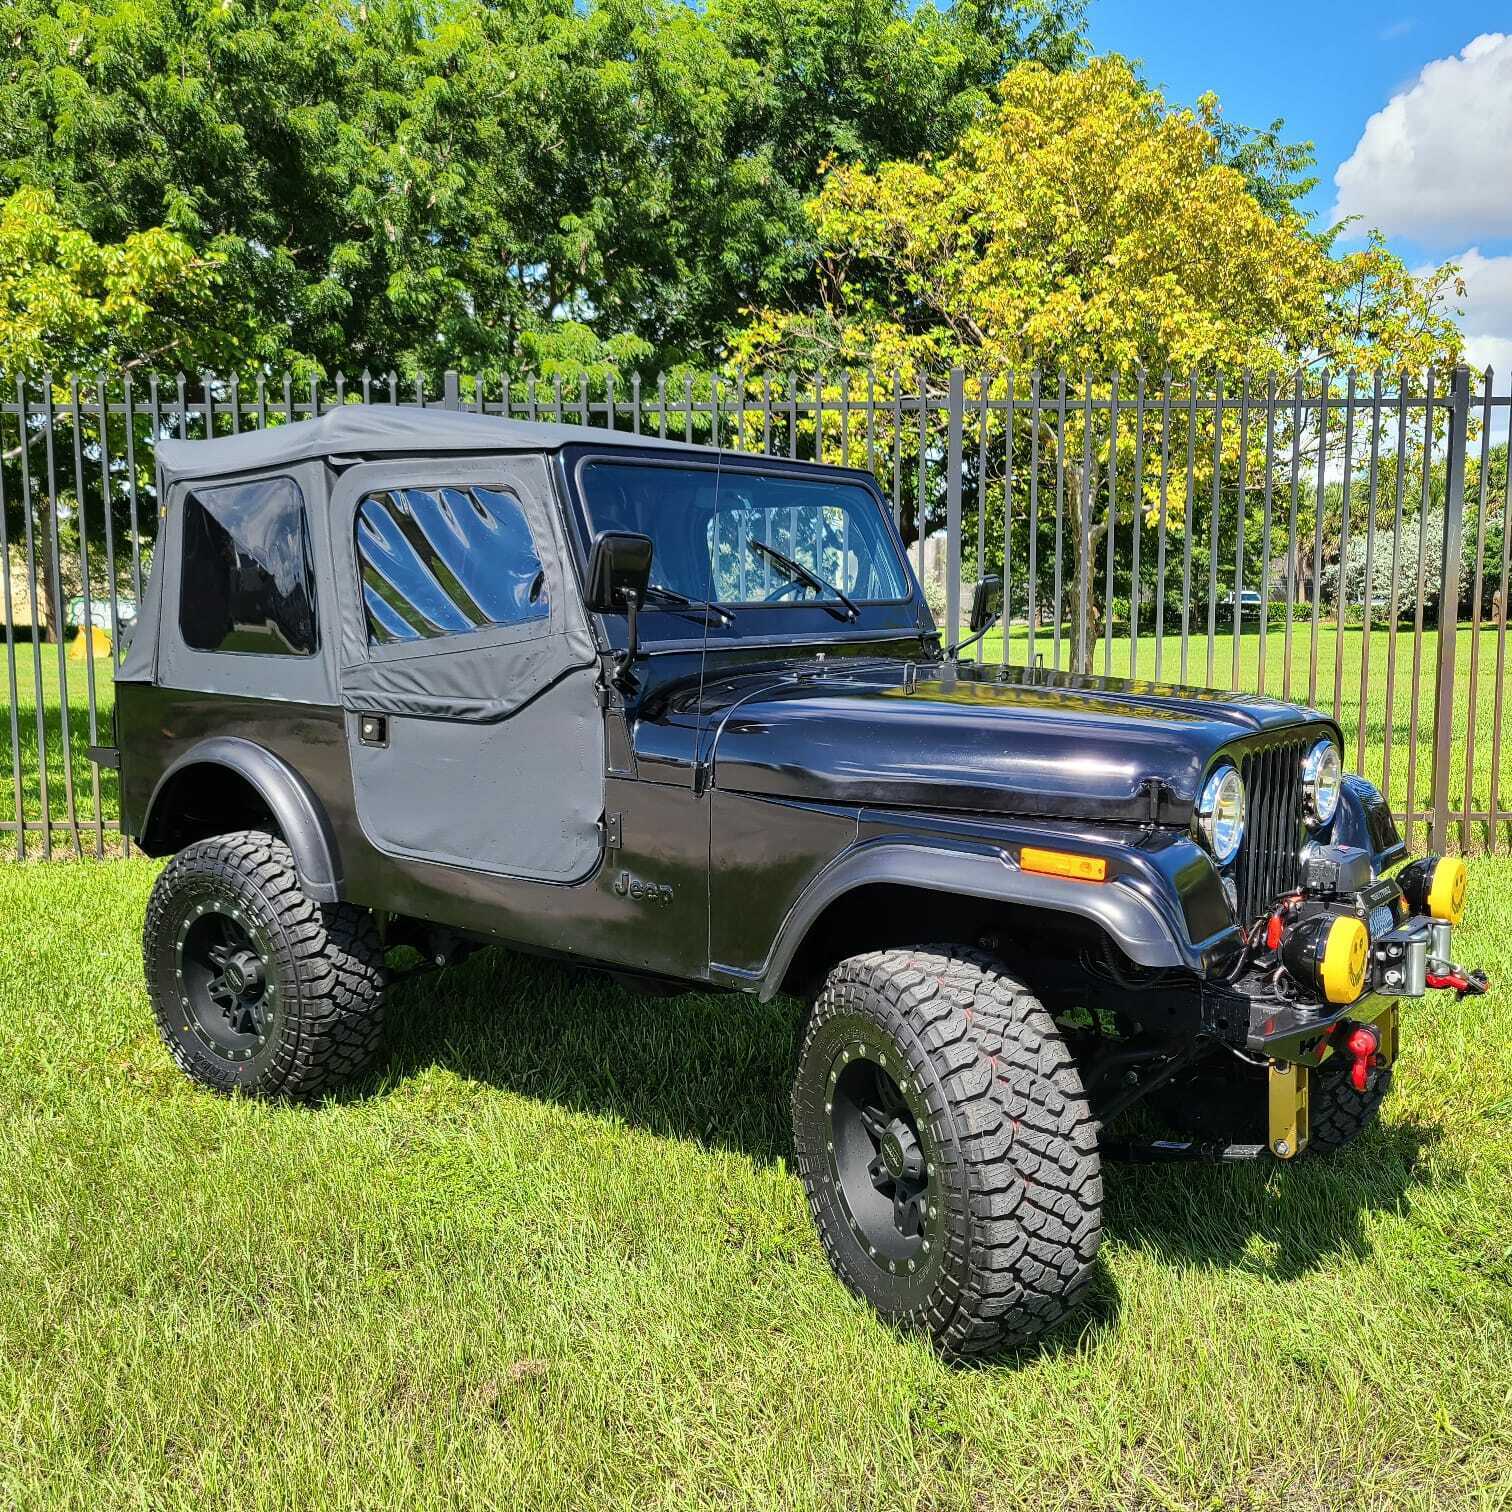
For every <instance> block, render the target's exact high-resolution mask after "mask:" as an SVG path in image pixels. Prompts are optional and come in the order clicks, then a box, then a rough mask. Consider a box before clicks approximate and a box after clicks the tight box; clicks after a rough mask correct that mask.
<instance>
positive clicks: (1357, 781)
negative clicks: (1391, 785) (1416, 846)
mask: <svg viewBox="0 0 1512 1512" xmlns="http://www.w3.org/2000/svg"><path fill="white" fill-rule="evenodd" d="M1328 839H1329V840H1330V841H1331V842H1332V843H1333V844H1334V845H1354V846H1358V847H1359V848H1360V849H1361V850H1363V851H1368V852H1369V853H1370V860H1371V865H1372V866H1373V867H1374V868H1375V872H1376V875H1377V876H1380V875H1381V873H1382V872H1384V871H1385V870H1386V869H1387V867H1390V866H1395V865H1396V864H1397V862H1398V861H1400V860H1401V859H1402V858H1403V857H1404V856H1405V855H1406V854H1407V843H1406V841H1404V840H1403V839H1402V837H1401V835H1400V834H1399V833H1398V831H1397V826H1396V820H1395V819H1394V818H1393V817H1392V813H1391V805H1390V804H1389V803H1387V801H1386V800H1385V799H1384V798H1383V797H1382V796H1381V790H1380V789H1379V788H1378V787H1377V786H1376V785H1375V784H1374V783H1373V782H1369V781H1367V780H1366V779H1365V778H1364V777H1361V776H1358V775H1357V774H1355V773H1353V772H1351V773H1349V774H1348V775H1347V776H1346V777H1345V778H1344V781H1343V783H1342V784H1341V785H1340V792H1339V811H1338V813H1336V814H1335V815H1334V817H1333V823H1332V825H1331V826H1330V827H1329V832H1328Z"/></svg>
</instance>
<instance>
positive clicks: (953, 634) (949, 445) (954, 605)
mask: <svg viewBox="0 0 1512 1512" xmlns="http://www.w3.org/2000/svg"><path fill="white" fill-rule="evenodd" d="M949 422H950V428H949V431H948V432H947V439H946V448H945V623H946V625H947V626H948V627H949V628H948V629H947V630H946V632H945V644H946V645H947V646H953V645H955V643H956V641H957V640H959V639H960V635H961V470H962V468H963V467H964V466H965V461H964V458H963V446H962V441H963V437H964V432H965V428H966V369H965V368H958V367H956V368H951V370H950V409H949ZM977 566H978V570H980V567H981V564H980V563H978V564H977Z"/></svg>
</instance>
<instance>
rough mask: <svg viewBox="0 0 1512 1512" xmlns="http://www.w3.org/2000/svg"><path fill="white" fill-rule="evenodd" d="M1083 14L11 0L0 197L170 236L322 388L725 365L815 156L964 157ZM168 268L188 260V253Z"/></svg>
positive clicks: (763, 287) (961, 8)
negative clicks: (345, 375)
mask: <svg viewBox="0 0 1512 1512" xmlns="http://www.w3.org/2000/svg"><path fill="white" fill-rule="evenodd" d="M1079 12H1080V3H1079V0H962V3H959V4H956V5H954V6H952V7H951V8H950V9H949V10H948V11H944V12H941V11H938V10H936V9H935V7H934V6H933V5H923V6H918V7H915V8H910V7H908V6H907V5H906V4H905V3H904V0H856V3H854V4H852V5H848V6H843V7H837V6H834V5H832V4H829V3H827V0H713V3H712V4H710V5H709V6H708V7H707V8H706V9H701V10H700V9H695V8H693V7H690V6H686V5H682V4H678V3H676V0H590V3H588V4H586V5H579V4H576V3H575V0H511V3H498V4H496V3H485V0H93V3H86V0H7V3H5V4H3V5H0V14H3V18H4V26H5V30H6V34H7V35H8V36H10V37H12V38H14V39H15V42H14V47H13V53H12V62H11V65H10V67H9V69H8V70H7V72H6V74H5V76H4V78H3V79H0V193H6V192H13V191H14V190H15V189H17V188H21V187H32V188H38V189H44V190H46V191H48V192H49V193H50V194H51V195H52V196H53V204H54V205H55V206H56V214H57V215H58V216H59V217H60V218H61V220H62V221H63V222H65V223H66V224H68V225H69V226H70V227H72V228H74V229H76V230H78V231H80V232H82V233H83V234H84V235H86V236H87V237H89V238H91V239H93V240H95V241H97V242H100V243H102V244H114V243H125V241H126V239H127V238H129V237H131V236H133V235H137V234H141V233H144V232H146V231H148V230H149V229H152V228H161V229H162V230H163V231H164V232H166V233H167V234H169V235H171V236H172V237H175V238H179V239H180V241H181V244H183V245H186V246H188V247H189V248H191V249H192V250H193V252H194V254H195V256H196V257H197V258H198V259H200V260H202V261H203V262H204V263H205V265H206V266H209V265H211V264H213V265H214V266H215V267H216V268H217V269H218V270H219V272H218V280H219V287H220V289H221V290H222V291H223V294H224V296H225V297H228V298H234V299H237V300H241V301H244V302H245V305H246V307H247V308H249V309H251V310H254V311H256V312H257V315H258V319H257V321H256V324H255V326H254V327H253V328H250V329H248V330H246V331H244V332H243V333H242V334H243V342H242V351H241V354H240V357H241V360H242V361H244V362H252V363H263V362H267V363H273V364H286V363H296V364H297V363H298V362H299V360H300V359H304V360H306V361H308V362H310V363H313V364H316V365H319V366H320V367H323V368H324V369H325V370H326V371H327V372H330V371H334V369H335V368H337V367H338V366H340V367H345V368H346V370H347V371H349V372H350V371H352V370H353V369H354V368H355V367H360V366H361V365H363V364H369V365H371V366H373V367H374V368H375V369H380V370H381V369H383V368H386V367H389V366H394V367H397V368H399V369H400V370H401V371H403V372H415V371H422V372H423V371H432V372H433V371H434V370H435V369H436V368H437V367H440V366H446V365H452V366H464V367H465V366H508V367H515V368H518V367H521V366H524V365H526V364H527V363H528V364H530V365H532V366H534V367H535V368H537V369H545V370H546V371H550V370H551V367H552V365H553V364H554V363H559V364H565V365H566V366H567V367H569V368H581V367H582V366H583V365H585V364H586V365H587V366H589V367H592V366H593V365H594V364H595V363H608V364H610V365H612V366H615V367H618V368H620V369H621V370H623V369H625V368H627V367H629V366H632V365H635V364H643V365H646V366H648V367H652V368H657V367H667V366H670V365H672V364H674V363H677V362H681V361H700V362H705V363H708V362H711V361H713V360H714V359H715V358H716V357H717V355H718V354H719V351H720V344H721V342H722V340H723V337H724V333H725V332H726V331H727V330H728V329H729V328H730V327H731V326H733V325H736V324H738V323H739V321H740V312H741V311H742V310H743V309H745V308H746V307H748V306H751V305H754V304H761V303H766V302H771V301H775V300H779V299H782V300H793V301H798V302H803V301H804V300H806V299H807V298H808V291H809V285H810V283H811V281H812V277H813V264H814V257H813V254H814V250H815V242H814V232H813V227H812V224H811V223H810V221H809V219H808V217H807V213H806V210H805V202H806V200H807V199H808V198H809V197H810V196H811V195H812V194H813V192H814V191H815V189H816V188H817V185H818V175H819V172H820V168H821V166H822V165H823V164H824V163H825V162H827V161H828V160H830V159H832V158H841V159H844V160H845V161H847V162H851V161H854V162H858V163H861V164H865V165H868V166H875V165H876V164H878V163H880V162H882V161H884V160H886V159H888V158H892V157H913V156H917V155H919V154H925V153H940V152H943V151H946V150H948V149H949V147H950V145H951V144H952V142H953V141H954V140H955V138H956V136H957V135H958V134H959V132H960V131H961V130H962V129H963V128H964V127H965V125H966V124H967V123H968V122H969V121H970V120H971V119H973V118H974V117H975V115H976V114H977V113H979V111H980V110H981V109H982V108H983V106H984V104H985V103H986V101H987V100H988V98H989V95H990V91H991V89H992V87H993V86H994V85H995V83H996V82H997V80H998V79H1000V78H1001V77H1003V75H1004V74H1005V73H1006V72H1007V71H1008V70H1009V69H1010V68H1012V67H1013V66H1014V65H1016V64H1017V63H1019V62H1021V61H1023V60H1025V59H1027V58H1034V59H1037V60H1038V61H1040V62H1041V63H1042V64H1043V65H1045V66H1047V67H1051V68H1061V67H1065V66H1068V65H1069V64H1071V63H1072V62H1074V61H1075V60H1076V58H1077V56H1078V54H1079V51H1080V49H1081V41H1080V36H1081V33H1080V15H1079ZM179 244H180V243H175V245H179Z"/></svg>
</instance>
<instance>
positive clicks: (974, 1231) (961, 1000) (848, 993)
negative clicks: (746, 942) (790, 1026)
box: [793, 946, 1102, 1357]
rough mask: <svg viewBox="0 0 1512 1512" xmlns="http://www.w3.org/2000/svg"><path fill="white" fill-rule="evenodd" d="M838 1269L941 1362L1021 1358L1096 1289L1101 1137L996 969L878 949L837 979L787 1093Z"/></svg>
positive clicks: (1045, 1036) (1074, 1085) (820, 1006)
mask: <svg viewBox="0 0 1512 1512" xmlns="http://www.w3.org/2000/svg"><path fill="white" fill-rule="evenodd" d="M793 1122H794V1143H795V1146H796V1152H797V1158H798V1170H799V1174H800V1175H801V1177H802V1180H803V1184H804V1188H805V1190H806V1192H807V1194H808V1199H809V1206H810V1209H811V1210H812V1212H813V1215H814V1221H815V1223H816V1225H817V1227H818V1230H819V1236H820V1238H821V1240H822V1241H823V1243H824V1247H825V1251H826V1253H827V1254H828V1256H829V1259H830V1263H831V1264H832V1265H833V1266H834V1268H835V1270H836V1272H837V1273H838V1274H839V1276H840V1278H841V1279H842V1280H843V1281H844V1282H845V1283H846V1284H847V1285H848V1286H849V1287H850V1288H851V1289H852V1290H853V1291H855V1292H856V1293H857V1294H858V1295H860V1296H861V1297H863V1298H865V1299H866V1300H867V1301H868V1302H870V1303H871V1304H872V1305H873V1306H874V1307H876V1308H877V1310H878V1311H879V1312H880V1313H882V1315H883V1316H884V1317H886V1318H887V1319H889V1320H890V1321H893V1322H895V1323H898V1324H900V1325H902V1326H905V1327H910V1328H917V1329H921V1330H923V1331H925V1332H927V1333H928V1334H929V1335H930V1336H931V1337H932V1338H933V1340H934V1341H935V1343H936V1345H937V1346H938V1347H939V1348H940V1349H941V1350H942V1351H943V1352H944V1353H946V1354H947V1355H951V1356H955V1357H965V1356H974V1355H983V1354H989V1353H993V1352H996V1351H998V1350H1000V1349H1004V1348H1010V1347H1015V1346H1018V1345H1021V1344H1025V1343H1027V1342H1029V1341H1030V1340H1032V1339H1033V1338H1035V1337H1036V1336H1037V1335H1039V1334H1041V1333H1043V1332H1044V1331H1045V1330H1046V1329H1048V1328H1050V1327H1052V1326H1053V1325H1054V1324H1055V1323H1057V1322H1058V1321H1059V1320H1060V1319H1061V1318H1062V1317H1063V1316H1064V1315H1065V1314H1066V1313H1067V1312H1068V1311H1069V1310H1070V1309H1071V1308H1072V1307H1073V1306H1074V1305H1075V1304H1076V1302H1077V1301H1078V1299H1079V1298H1080V1297H1081V1295H1082V1293H1083V1292H1084V1291H1085V1289H1086V1287H1087V1284H1088V1282H1089V1281H1090V1280H1091V1277H1092V1265H1093V1261H1094V1258H1095V1257H1096V1254H1097V1247H1098V1242H1099V1239H1100V1236H1101V1206H1102V1176H1101V1170H1100V1166H1099V1161H1098V1154H1097V1124H1096V1122H1095V1120H1094V1119H1093V1117H1092V1115H1091V1112H1090V1110H1089V1108H1088V1106H1087V1100H1086V1095H1085V1092H1084V1090H1083V1088H1082V1084H1081V1078H1080V1076H1079V1074H1078V1072H1077V1069H1076V1065H1075V1063H1074V1062H1073V1060H1072V1058H1071V1056H1070V1054H1069V1052H1068V1051H1067V1049H1066V1047H1065V1045H1064V1043H1063V1042H1062V1040H1061V1037H1060V1034H1059V1032H1058V1031H1057V1029H1056V1027H1055V1025H1054V1023H1053V1022H1052V1021H1051V1018H1050V1016H1049V1014H1048V1013H1046V1011H1045V1010H1044V1008H1043V1007H1041V1006H1040V1004H1039V1002H1038V1001H1037V1000H1036V999H1035V998H1034V997H1033V996H1032V994H1030V993H1029V992H1028V990H1027V989H1026V988H1024V987H1023V986H1022V985H1021V984H1020V983H1018V982H1016V981H1014V980H1013V979H1012V978H1011V977H1009V976H1008V975H1007V974H1006V973H1005V972H1004V971H1003V970H1002V967H1001V965H1000V964H999V963H998V962H997V961H996V960H995V959H994V958H993V957H991V956H989V955H986V954H984V953H982V952H980V951H974V950H967V949H964V948H960V947H956V946H939V947H932V948H926V949H917V950H888V951H876V952H873V953H871V954H867V955H861V956H853V957H852V958H851V959H849V960H846V961H842V962H841V963H840V965H838V966H837V967H836V968H835V969H834V970H833V971H832V972H831V973H830V975H829V977H828V978H827V980H826V981H825V984H824V987H823V989H822V990H821V992H820V994H819V997H818V999H817V1001H816V1002H815V1004H814V1009H813V1013H812V1015H811V1016H810V1019H809V1024H808V1030H807V1033H806V1034H805V1036H804V1041H803V1047H802V1050H801V1051H800V1055H799V1063H798V1070H797V1075H796V1078H795V1080H794V1085H793Z"/></svg>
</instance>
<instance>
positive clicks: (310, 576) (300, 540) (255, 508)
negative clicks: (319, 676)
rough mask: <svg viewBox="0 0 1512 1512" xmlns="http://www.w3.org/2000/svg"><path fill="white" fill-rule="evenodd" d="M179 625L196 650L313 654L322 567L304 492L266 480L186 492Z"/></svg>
mask: <svg viewBox="0 0 1512 1512" xmlns="http://www.w3.org/2000/svg"><path fill="white" fill-rule="evenodd" d="M183 514H184V559H183V566H182V571H181V574H180V577H181V581H182V587H181V590H180V593H179V629H180V631H181V632H182V634H183V637H184V644H185V645H187V646H188V647H190V648H191V649H192V650H195V651H220V652H230V653H240V654H242V655H254V656H313V655H314V654H315V652H316V649H317V646H318V634H317V630H316V620H315V573H314V568H313V566H312V563H311V561H310V540H309V529H308V525H307V523H306V520H305V504H304V495H303V494H302V493H301V492H300V491H299V485H298V484H297V483H295V482H294V480H293V479H292V478H258V479H255V480H254V481H252V482H248V483H232V484H229V485H227V486H225V487H223V488H195V489H192V490H191V491H190V492H189V493H187V494H186V495H185V496H184V505H183Z"/></svg>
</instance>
